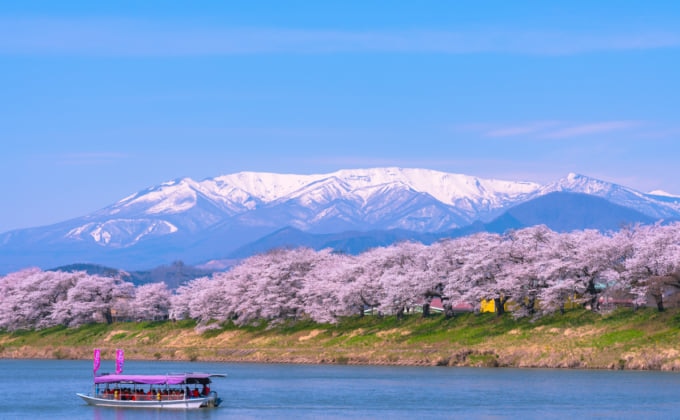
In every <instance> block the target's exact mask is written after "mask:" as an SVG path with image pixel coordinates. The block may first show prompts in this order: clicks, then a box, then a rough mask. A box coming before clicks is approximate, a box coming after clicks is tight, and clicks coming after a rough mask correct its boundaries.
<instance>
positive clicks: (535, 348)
mask: <svg viewBox="0 0 680 420" xmlns="http://www.w3.org/2000/svg"><path fill="white" fill-rule="evenodd" d="M679 325H680V311H673V312H671V311H669V312H663V313H657V312H654V311H651V310H648V311H637V312H633V311H628V312H624V311H621V312H617V313H613V314H611V315H607V316H603V315H600V314H592V313H590V312H587V311H575V312H573V313H568V314H567V315H564V316H563V317H559V316H558V317H555V318H554V319H552V320H546V321H544V322H542V323H538V322H531V321H529V320H515V319H513V318H511V317H504V318H502V317H495V316H485V315H474V314H470V315H465V316H461V317H456V318H453V319H444V318H443V317H433V318H428V319H424V318H422V317H415V316H414V317H411V318H410V319H406V320H396V319H392V318H387V317H386V318H384V319H379V318H362V319H351V320H347V321H346V322H344V323H341V324H333V325H326V324H324V325H319V324H314V323H311V322H305V321H299V322H291V323H288V324H277V325H264V324H263V325H259V326H251V327H236V326H233V325H225V326H213V328H205V326H203V327H202V328H201V327H197V326H196V324H195V323H191V322H177V323H173V322H169V321H168V322H158V323H133V322H130V323H115V324H111V325H103V324H92V325H89V326H83V327H79V328H75V329H68V328H65V327H61V328H53V329H49V330H41V331H30V332H17V333H8V332H0V358H1V359H28V360H30V359H47V360H55V359H56V360H59V359H70V360H88V359H91V358H92V350H93V349H94V348H100V349H101V357H102V359H112V360H113V359H114V358H115V350H116V349H117V348H122V349H125V353H126V354H125V356H126V359H127V360H148V361H154V360H158V361H186V362H216V363H277V364H318V365H324V364H337V365H367V366H441V367H498V368H532V369H533V368H547V369H594V370H602V369H608V370H650V371H680V350H679V349H680V328H679Z"/></svg>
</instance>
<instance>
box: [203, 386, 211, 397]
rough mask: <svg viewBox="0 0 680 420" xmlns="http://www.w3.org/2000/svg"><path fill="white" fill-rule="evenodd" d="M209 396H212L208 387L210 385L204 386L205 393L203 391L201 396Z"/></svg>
mask: <svg viewBox="0 0 680 420" xmlns="http://www.w3.org/2000/svg"><path fill="white" fill-rule="evenodd" d="M208 394H210V387H209V386H208V384H203V391H201V395H203V396H204V397H207V396H208Z"/></svg>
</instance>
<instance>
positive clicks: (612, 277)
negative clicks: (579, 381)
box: [0, 223, 680, 330]
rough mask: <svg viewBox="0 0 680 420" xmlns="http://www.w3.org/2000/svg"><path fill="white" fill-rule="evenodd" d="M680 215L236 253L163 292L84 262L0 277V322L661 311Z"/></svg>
mask: <svg viewBox="0 0 680 420" xmlns="http://www.w3.org/2000/svg"><path fill="white" fill-rule="evenodd" d="M678 273H680V223H674V224H670V225H661V224H657V225H641V226H636V227H633V228H630V229H623V230H621V231H619V232H615V233H611V234H601V233H599V232H597V231H594V230H586V231H575V232H571V233H561V234H560V233H556V232H553V231H551V230H550V229H548V228H546V227H544V226H536V227H531V228H526V229H522V230H517V231H513V232H510V233H508V234H505V235H498V234H490V233H480V234H476V235H473V236H467V237H463V238H457V239H450V240H445V241H441V242H437V243H435V244H432V245H428V246H426V245H422V244H419V243H410V242H405V243H400V244H396V245H393V246H389V247H384V248H375V249H373V250H370V251H367V252H365V253H363V254H360V255H357V256H351V255H345V254H338V253H334V252H332V251H330V250H323V251H313V250H311V249H306V248H300V249H293V250H276V251H272V252H269V253H266V254H261V255H256V256H253V257H250V258H248V259H246V260H244V261H243V262H242V263H241V264H239V265H238V266H236V267H234V268H232V269H231V270H229V271H227V272H220V273H215V274H213V275H212V276H211V277H201V278H198V279H195V280H192V281H190V282H188V283H187V284H185V285H182V286H180V287H178V288H177V289H176V290H174V291H170V290H168V288H167V287H166V285H165V284H163V283H153V284H146V285H142V286H138V287H134V286H133V285H132V284H130V283H126V282H123V281H121V280H120V279H113V278H108V277H102V276H96V275H88V274H85V273H83V272H75V273H63V272H49V271H45V272H44V271H40V270H37V269H30V270H24V271H20V272H17V273H12V274H9V275H7V276H5V277H1V278H0V302H1V304H0V329H6V330H15V329H30V328H45V327H49V326H54V325H67V326H75V325H81V324H83V323H87V322H111V321H112V319H113V317H114V316H119V317H122V318H124V319H132V320H148V319H158V318H163V317H167V316H169V317H171V318H172V319H188V318H191V319H195V320H197V321H199V322H200V323H204V324H206V323H208V322H210V321H226V320H233V321H234V322H236V323H238V324H247V323H251V322H253V321H257V320H261V319H264V320H278V319H287V318H303V317H309V318H311V319H313V320H315V321H318V322H334V321H336V320H338V319H339V318H340V317H343V316H348V315H354V314H356V315H361V314H363V313H364V311H365V309H366V308H374V309H376V310H377V311H379V312H382V313H391V314H397V315H401V314H403V313H404V312H405V311H408V310H410V309H412V308H414V307H416V306H422V307H423V308H424V310H425V312H427V306H428V304H429V302H430V301H431V300H432V299H433V298H435V297H439V298H441V299H442V301H443V302H444V306H445V309H446V310H447V311H446V312H447V313H448V314H451V313H452V309H453V308H454V307H456V306H457V305H459V304H461V303H464V304H468V305H472V306H473V308H475V309H479V305H480V302H481V301H483V300H487V301H488V300H493V301H494V302H495V303H496V308H497V310H498V311H499V312H502V311H503V308H504V306H505V304H506V303H508V304H511V306H512V308H513V309H512V310H513V314H514V315H515V316H518V317H519V316H541V315H545V314H548V313H553V312H556V311H561V310H563V309H564V308H565V306H566V305H575V304H583V305H587V306H589V307H591V308H593V309H596V308H597V307H598V304H599V302H600V301H602V300H603V298H605V301H606V299H608V298H612V297H616V296H618V297H621V296H623V297H625V298H626V299H629V300H630V301H631V302H633V303H635V304H636V305H642V304H646V303H648V302H649V301H651V303H653V304H655V305H656V306H657V307H658V308H659V309H660V310H663V309H664V304H665V302H666V299H667V298H668V296H669V294H670V293H672V292H674V291H676V290H680V275H679V274H678Z"/></svg>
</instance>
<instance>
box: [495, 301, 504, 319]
mask: <svg viewBox="0 0 680 420" xmlns="http://www.w3.org/2000/svg"><path fill="white" fill-rule="evenodd" d="M493 303H494V306H495V307H496V308H495V309H496V316H501V315H503V314H504V313H505V299H503V298H494V299H493Z"/></svg>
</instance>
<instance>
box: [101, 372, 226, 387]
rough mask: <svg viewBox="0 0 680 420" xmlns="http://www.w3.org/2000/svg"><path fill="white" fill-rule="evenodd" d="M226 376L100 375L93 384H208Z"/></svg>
mask: <svg viewBox="0 0 680 420" xmlns="http://www.w3.org/2000/svg"><path fill="white" fill-rule="evenodd" d="M225 376H226V375H224V374H221V373H171V374H167V375H121V374H118V375H112V374H107V375H101V376H95V378H94V383H95V384H111V383H125V384H148V385H166V384H167V385H179V384H184V383H187V384H198V383H200V384H202V383H208V382H210V378H213V377H220V378H223V377H225Z"/></svg>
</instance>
